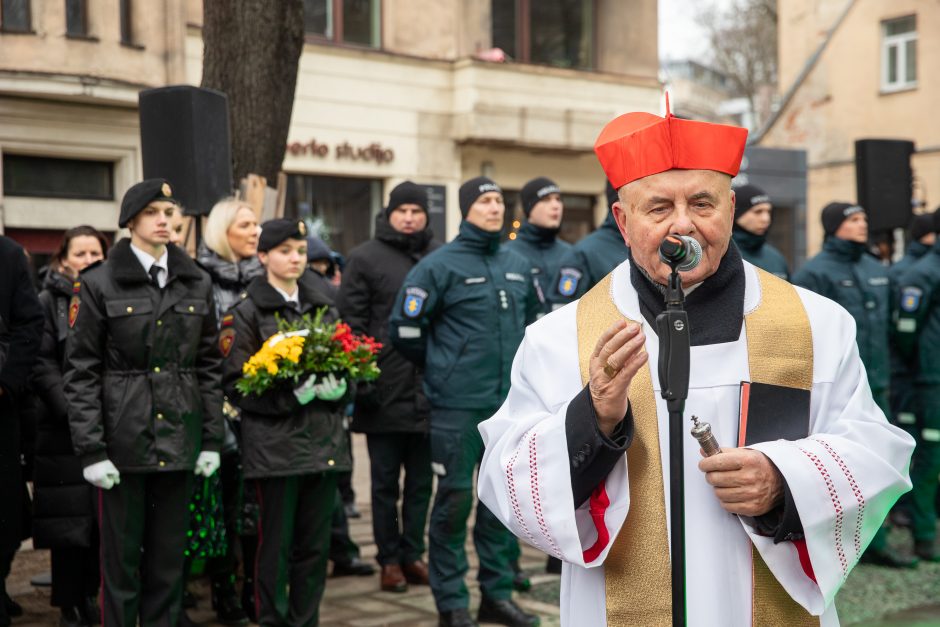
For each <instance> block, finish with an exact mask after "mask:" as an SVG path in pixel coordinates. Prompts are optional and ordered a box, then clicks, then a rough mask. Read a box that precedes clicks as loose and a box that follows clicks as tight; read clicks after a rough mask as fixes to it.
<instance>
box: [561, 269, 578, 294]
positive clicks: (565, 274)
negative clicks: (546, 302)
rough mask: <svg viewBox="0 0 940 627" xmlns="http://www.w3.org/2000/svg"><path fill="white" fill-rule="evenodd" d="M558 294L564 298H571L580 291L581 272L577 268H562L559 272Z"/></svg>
mask: <svg viewBox="0 0 940 627" xmlns="http://www.w3.org/2000/svg"><path fill="white" fill-rule="evenodd" d="M558 274H559V277H558V293H559V294H561V295H562V296H571V295H572V294H574V293H575V292H576V291H577V290H578V283H579V282H580V281H581V276H582V274H581V271H580V270H578V269H577V268H562V269H560V270H559V271H558Z"/></svg>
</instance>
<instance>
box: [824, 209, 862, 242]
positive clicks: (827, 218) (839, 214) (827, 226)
mask: <svg viewBox="0 0 940 627" xmlns="http://www.w3.org/2000/svg"><path fill="white" fill-rule="evenodd" d="M864 211H865V210H864V209H862V208H861V207H860V206H858V205H853V204H850V203H847V202H831V203H829V204H828V205H826V206H825V207H823V210H822V225H823V230H824V231H825V232H826V235H835V234H836V231H838V230H839V227H840V226H841V225H842V223H843V222H845V219H846V218H848V217H849V216H850V215H852V214H853V213H859V212H862V213H864Z"/></svg>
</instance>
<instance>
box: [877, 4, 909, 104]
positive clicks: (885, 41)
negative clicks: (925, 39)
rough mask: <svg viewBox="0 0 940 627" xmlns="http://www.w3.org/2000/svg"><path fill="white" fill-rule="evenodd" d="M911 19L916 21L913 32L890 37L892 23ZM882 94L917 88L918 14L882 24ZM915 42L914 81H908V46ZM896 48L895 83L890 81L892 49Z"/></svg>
mask: <svg viewBox="0 0 940 627" xmlns="http://www.w3.org/2000/svg"><path fill="white" fill-rule="evenodd" d="M909 18H913V19H914V27H913V29H912V30H910V31H907V32H904V33H900V34H897V35H888V34H887V31H888V25H889V24H891V23H892V22H898V21H900V20H906V19H909ZM880 26H881V93H885V94H889V93H894V92H898V91H907V90H910V89H916V88H917V54H916V50H917V40H918V36H917V14H916V13H913V14H911V15H903V16H900V17H896V18H891V19H889V20H882V22H881V24H880ZM910 42H913V43H914V49H915V55H914V61H915V65H914V80H913V81H909V80H907V76H906V74H907V44H908V43H910ZM892 48H894V49H896V51H897V56H896V63H895V64H894V70H895V71H896V72H897V80H896V81H894V82H891V81H889V78H888V77H889V75H890V71H891V69H892V68H891V63H890V54H891V49H892Z"/></svg>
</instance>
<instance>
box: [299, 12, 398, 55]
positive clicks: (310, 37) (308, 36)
mask: <svg viewBox="0 0 940 627" xmlns="http://www.w3.org/2000/svg"><path fill="white" fill-rule="evenodd" d="M327 1H328V2H329V3H330V7H331V10H332V18H333V23H332V33H331V34H330V35H320V34H319V33H308V32H306V30H305V31H304V40H305V41H307V42H310V43H318V44H330V45H333V46H345V47H350V48H359V49H365V50H382V49H383V48H384V46H385V40H384V37H383V33H382V24H383V21H382V20H383V17H384V13H383V11H382V4H383V3H382V0H372V2H374V5H373V6H374V7H375V9H374V11H375V13H376V15H375V16H374V17H373V18H372V19H373V20H375V21H376V22H377V23H376V24H375V29H376V37H375V40H376V43H375V45H369V44H360V43H356V42H354V41H345V40H344V39H343V35H344V34H345V30H344V28H343V26H344V24H343V0H327Z"/></svg>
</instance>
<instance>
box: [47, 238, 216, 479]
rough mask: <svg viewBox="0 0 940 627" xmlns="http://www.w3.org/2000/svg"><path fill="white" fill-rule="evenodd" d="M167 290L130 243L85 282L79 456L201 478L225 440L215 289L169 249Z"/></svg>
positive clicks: (76, 418) (74, 345)
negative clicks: (209, 456)
mask: <svg viewBox="0 0 940 627" xmlns="http://www.w3.org/2000/svg"><path fill="white" fill-rule="evenodd" d="M167 250H168V251H169V253H168V254H169V259H168V267H169V277H168V279H167V283H166V287H165V288H164V289H163V290H160V289H158V288H157V287H155V286H154V285H153V284H152V283H151V281H150V276H149V275H148V274H147V273H146V272H145V271H144V268H143V266H142V265H141V264H140V261H138V260H137V257H136V256H135V255H134V252H133V251H132V250H131V248H130V241H129V240H126V239H125V240H121V241H120V242H118V243H117V244H115V245H114V248H112V249H111V254H110V256H109V257H108V260H107V261H105V262H103V263H100V264H96V265H94V266H91V267H89V268H88V269H86V270H85V271H84V272H83V273H82V275H81V281H82V286H81V291H80V299H81V306H80V307H79V309H78V315H77V316H76V317H75V322H74V325H73V326H72V328H71V329H70V331H69V337H68V341H67V344H66V351H65V354H66V356H65V359H66V369H65V398H66V400H67V401H68V406H69V407H68V411H69V426H70V427H71V431H72V442H73V444H74V446H75V452H76V453H77V454H78V455H80V456H81V458H82V464H83V465H84V466H89V465H90V464H94V463H96V462H100V461H102V460H105V459H110V460H111V462H112V463H113V464H114V465H115V466H117V468H118V470H120V471H121V472H154V471H161V470H166V471H169V470H189V471H192V470H193V468H194V466H195V463H196V457H197V456H198V455H199V452H200V451H216V452H217V451H218V450H219V447H220V445H221V442H222V429H223V427H222V390H221V387H220V385H219V381H220V364H221V360H222V356H221V354H220V353H219V348H218V343H217V342H216V335H217V327H216V321H215V304H214V302H213V300H212V284H211V282H210V280H209V277H208V275H206V273H205V272H203V271H202V270H200V269H199V268H198V267H197V266H196V264H195V262H193V260H192V259H190V258H189V257H188V256H187V255H186V253H185V252H183V251H182V250H181V249H180V248H177V247H176V246H168V247H167Z"/></svg>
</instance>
